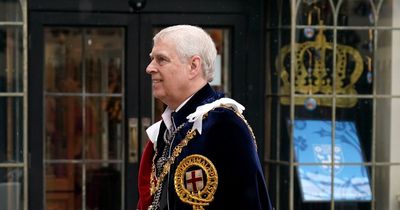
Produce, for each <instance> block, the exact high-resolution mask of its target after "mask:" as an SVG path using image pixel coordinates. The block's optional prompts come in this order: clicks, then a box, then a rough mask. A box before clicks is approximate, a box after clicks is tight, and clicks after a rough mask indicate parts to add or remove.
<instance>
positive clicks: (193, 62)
mask: <svg viewBox="0 0 400 210" xmlns="http://www.w3.org/2000/svg"><path fill="white" fill-rule="evenodd" d="M189 65H190V73H189V77H190V79H193V78H195V77H197V76H198V75H200V76H202V75H201V74H202V71H201V58H200V56H198V55H195V56H193V57H192V58H190V61H189Z"/></svg>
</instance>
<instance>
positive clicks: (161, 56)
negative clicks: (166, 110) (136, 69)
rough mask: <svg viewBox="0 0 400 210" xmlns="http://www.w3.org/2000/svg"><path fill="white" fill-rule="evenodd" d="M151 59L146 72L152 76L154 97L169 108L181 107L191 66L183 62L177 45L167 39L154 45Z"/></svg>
mask: <svg viewBox="0 0 400 210" xmlns="http://www.w3.org/2000/svg"><path fill="white" fill-rule="evenodd" d="M150 58H151V62H150V64H149V65H148V66H147V68H146V72H147V73H148V74H150V75H151V81H152V88H153V95H154V96H155V97H156V98H158V99H160V100H161V101H163V102H164V103H165V104H167V105H168V106H174V105H179V104H180V103H182V102H183V100H184V99H185V98H182V97H183V94H182V93H183V92H184V91H185V90H186V89H187V87H188V85H189V78H188V73H189V71H190V64H189V63H188V62H183V61H182V60H181V59H180V57H179V55H178V54H177V52H176V47H175V45H174V44H172V43H171V42H169V41H168V40H165V39H164V40H158V41H157V42H155V43H154V46H153V49H152V51H151V53H150Z"/></svg>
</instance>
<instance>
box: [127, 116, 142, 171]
mask: <svg viewBox="0 0 400 210" xmlns="http://www.w3.org/2000/svg"><path fill="white" fill-rule="evenodd" d="M138 138H139V137H138V118H136V117H132V118H129V144H128V147H129V150H128V151H129V158H128V161H129V163H137V162H138Z"/></svg>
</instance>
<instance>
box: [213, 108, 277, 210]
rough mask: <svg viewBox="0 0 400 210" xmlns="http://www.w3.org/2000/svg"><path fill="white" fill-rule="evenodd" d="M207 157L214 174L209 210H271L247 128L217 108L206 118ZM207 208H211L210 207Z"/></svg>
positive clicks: (234, 114)
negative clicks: (214, 182)
mask: <svg viewBox="0 0 400 210" xmlns="http://www.w3.org/2000/svg"><path fill="white" fill-rule="evenodd" d="M208 120H209V121H211V122H212V125H210V127H209V132H208V133H207V141H208V146H207V147H208V148H209V150H211V151H213V152H210V153H209V155H210V157H211V158H212V159H213V160H214V164H215V166H216V168H217V172H218V180H219V183H218V189H217V193H216V195H215V200H214V203H213V208H212V209H219V208H222V207H223V209H237V210H239V209H252V210H269V209H272V207H271V204H270V199H269V195H268V192H267V187H266V183H265V178H264V175H263V171H262V166H261V163H260V160H259V158H258V154H257V149H256V145H255V140H254V138H253V134H252V131H251V130H250V127H249V125H248V124H247V122H246V121H244V119H242V118H241V117H239V116H238V115H237V114H236V113H235V112H234V111H232V110H229V109H226V108H220V109H215V110H214V111H212V112H210V114H209V119H208ZM210 207H211V206H210Z"/></svg>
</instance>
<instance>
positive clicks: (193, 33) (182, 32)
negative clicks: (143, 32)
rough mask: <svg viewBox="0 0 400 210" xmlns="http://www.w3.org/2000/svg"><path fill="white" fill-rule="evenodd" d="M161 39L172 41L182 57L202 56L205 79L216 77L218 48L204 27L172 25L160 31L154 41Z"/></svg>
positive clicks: (209, 79) (210, 79)
mask: <svg viewBox="0 0 400 210" xmlns="http://www.w3.org/2000/svg"><path fill="white" fill-rule="evenodd" d="M160 39H167V40H169V41H172V42H173V43H174V44H175V46H176V51H177V53H178V55H179V56H180V57H181V58H185V59H189V58H191V57H192V56H195V55H198V56H200V58H201V62H202V63H201V66H202V69H203V73H204V77H205V79H206V80H207V81H208V82H211V81H212V80H213V79H214V72H215V58H216V56H217V50H216V48H215V44H214V42H213V40H212V39H211V37H210V35H208V34H207V32H205V31H204V30H203V29H202V28H200V27H197V26H191V25H176V26H170V27H167V28H165V29H163V30H161V31H160V32H158V33H157V34H156V35H155V36H154V38H153V41H154V43H156V42H157V41H158V40H160Z"/></svg>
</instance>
